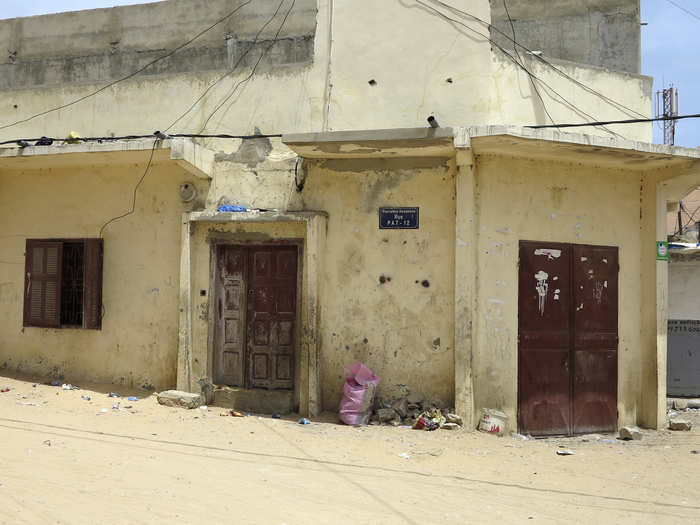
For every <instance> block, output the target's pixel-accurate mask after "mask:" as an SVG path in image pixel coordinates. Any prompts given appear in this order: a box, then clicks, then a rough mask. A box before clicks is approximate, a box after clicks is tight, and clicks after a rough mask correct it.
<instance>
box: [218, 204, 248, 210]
mask: <svg viewBox="0 0 700 525" xmlns="http://www.w3.org/2000/svg"><path fill="white" fill-rule="evenodd" d="M216 211H219V212H221V211H223V212H243V211H248V209H247V208H246V207H245V206H238V205H236V204H222V205H221V206H219V207H218V208H217V209H216Z"/></svg>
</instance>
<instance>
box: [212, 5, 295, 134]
mask: <svg viewBox="0 0 700 525" xmlns="http://www.w3.org/2000/svg"><path fill="white" fill-rule="evenodd" d="M284 1H285V0H282V1H281V2H280V5H279V7H278V8H277V11H279V9H280V7H282V4H284ZM294 4H296V0H292V4H291V5H290V6H289V9H288V10H287V13H286V14H285V15H284V18H283V19H282V23H281V24H280V26H279V28H278V29H277V32H276V33H275V36H274V38H273V39H272V42H270V44H269V45H268V46H267V47H266V48H265V49H263V51H262V53H260V56H259V57H258V61H257V62H256V63H255V65H254V66H253V69H252V70H251V71H250V74H249V75H248V76H247V77H245V78H244V79H242V80H240V81H239V82H238V83H237V84H236V85H235V86H234V87H233V89H231V91H230V92H229V94H228V95H227V96H226V97H224V99H223V100H222V101H221V102H219V104H217V106H216V107H215V108H214V110H213V111H212V112H211V113H210V114H209V116H208V117H207V118H206V119H205V120H204V124H202V127H201V128H200V129H199V132H200V133H202V132H203V131H204V130H205V129H206V127H207V124H209V121H210V120H211V119H212V117H213V116H214V115H215V114H216V113H217V112H218V111H219V110H220V109H221V108H222V107H223V106H224V105H225V104H226V103H227V102H228V101H229V100H230V99H231V97H233V95H234V94H235V93H236V91H237V90H238V88H239V87H240V86H242V85H243V84H245V83H246V82H248V81H249V80H250V79H251V78H253V75H255V72H256V71H257V69H258V66H259V65H260V62H262V59H263V58H264V57H265V55H267V53H268V52H269V51H270V49H272V46H274V45H275V44H276V43H277V41H278V40H279V36H280V33H281V32H282V28H283V27H284V25H285V24H286V23H287V18H289V15H290V13H291V12H292V9H294ZM277 11H275V14H274V15H273V16H272V18H271V19H270V21H272V20H273V19H274V18H275V16H277ZM225 114H226V112H224V115H225ZM222 118H223V117H222ZM219 122H221V121H219Z"/></svg>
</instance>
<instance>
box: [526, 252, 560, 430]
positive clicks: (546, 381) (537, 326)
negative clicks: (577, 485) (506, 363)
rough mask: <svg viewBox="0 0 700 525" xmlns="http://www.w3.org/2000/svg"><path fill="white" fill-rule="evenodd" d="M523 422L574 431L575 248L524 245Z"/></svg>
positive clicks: (532, 427) (534, 427)
mask: <svg viewBox="0 0 700 525" xmlns="http://www.w3.org/2000/svg"><path fill="white" fill-rule="evenodd" d="M519 274H520V276H519V283H518V288H519V290H518V296H519V299H518V340H519V345H518V422H519V426H520V431H521V432H524V433H527V434H531V435H533V436H537V435H548V434H569V433H570V431H571V395H570V374H569V370H570V357H569V354H570V347H571V315H570V312H571V310H570V305H571V246H570V245H567V244H556V243H537V242H534V243H533V242H522V243H520V269H519Z"/></svg>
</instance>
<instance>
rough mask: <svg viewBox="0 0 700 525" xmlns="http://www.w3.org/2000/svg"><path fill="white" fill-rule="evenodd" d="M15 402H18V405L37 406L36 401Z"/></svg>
mask: <svg viewBox="0 0 700 525" xmlns="http://www.w3.org/2000/svg"><path fill="white" fill-rule="evenodd" d="M17 403H18V404H20V405H26V406H30V407H36V406H39V405H37V404H36V403H31V402H29V401H18V402H17Z"/></svg>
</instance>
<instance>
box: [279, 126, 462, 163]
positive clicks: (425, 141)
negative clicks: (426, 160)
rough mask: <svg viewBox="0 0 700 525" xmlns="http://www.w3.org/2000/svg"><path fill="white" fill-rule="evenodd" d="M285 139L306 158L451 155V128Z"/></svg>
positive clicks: (358, 132)
mask: <svg viewBox="0 0 700 525" xmlns="http://www.w3.org/2000/svg"><path fill="white" fill-rule="evenodd" d="M282 142H283V143H284V144H286V145H287V146H288V147H289V148H291V149H292V150H293V151H295V152H296V153H297V154H298V155H299V156H300V157H304V158H306V159H343V158H386V157H451V156H453V155H454V133H453V131H452V128H427V127H426V128H398V129H374V130H365V131H331V132H324V133H297V134H291V135H284V136H283V137H282Z"/></svg>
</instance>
